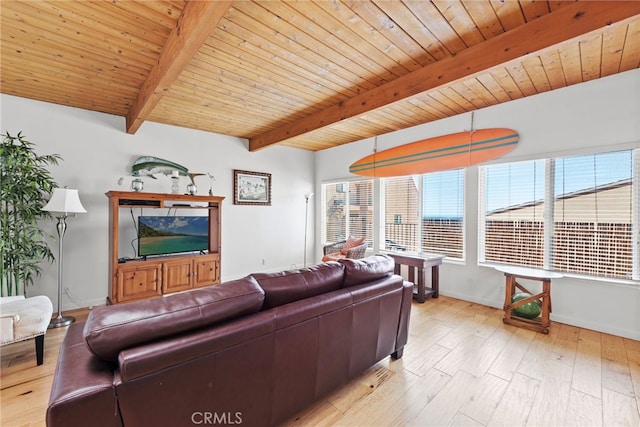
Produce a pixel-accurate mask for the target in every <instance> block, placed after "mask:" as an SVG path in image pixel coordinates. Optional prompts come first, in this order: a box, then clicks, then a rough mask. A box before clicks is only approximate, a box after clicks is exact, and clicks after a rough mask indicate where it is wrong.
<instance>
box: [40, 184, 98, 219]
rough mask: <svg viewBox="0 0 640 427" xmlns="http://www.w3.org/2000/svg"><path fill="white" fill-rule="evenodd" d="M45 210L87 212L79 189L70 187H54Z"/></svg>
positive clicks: (66, 212) (67, 212)
mask: <svg viewBox="0 0 640 427" xmlns="http://www.w3.org/2000/svg"><path fill="white" fill-rule="evenodd" d="M42 210H43V211H48V212H61V213H65V214H69V213H86V212H87V211H86V210H85V208H84V207H83V206H82V203H80V197H78V190H72V189H70V188H54V189H53V194H52V195H51V199H49V203H47V204H46V205H45V206H44V207H43V208H42Z"/></svg>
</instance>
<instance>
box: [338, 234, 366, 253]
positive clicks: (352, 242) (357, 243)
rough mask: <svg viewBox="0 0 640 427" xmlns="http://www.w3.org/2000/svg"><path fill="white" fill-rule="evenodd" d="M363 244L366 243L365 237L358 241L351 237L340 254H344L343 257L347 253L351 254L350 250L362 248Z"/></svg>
mask: <svg viewBox="0 0 640 427" xmlns="http://www.w3.org/2000/svg"><path fill="white" fill-rule="evenodd" d="M362 243H364V237H361V238H359V239H356V238H355V237H352V236H349V238H348V239H347V242H346V243H345V244H344V246H343V247H342V249H341V250H340V252H342V255H346V254H347V252H349V249H351V248H355V247H356V246H360V245H361V244H362Z"/></svg>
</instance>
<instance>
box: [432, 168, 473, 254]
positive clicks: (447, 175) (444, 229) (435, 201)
mask: <svg viewBox="0 0 640 427" xmlns="http://www.w3.org/2000/svg"><path fill="white" fill-rule="evenodd" d="M463 216H464V169H456V170H451V171H444V172H434V173H428V174H425V175H422V218H423V220H422V251H423V252H435V253H440V254H445V255H446V256H447V257H449V258H455V259H460V260H462V259H464V221H463Z"/></svg>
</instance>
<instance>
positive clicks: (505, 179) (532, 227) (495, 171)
mask: <svg viewBox="0 0 640 427" xmlns="http://www.w3.org/2000/svg"><path fill="white" fill-rule="evenodd" d="M479 170H480V177H481V179H480V182H481V185H480V187H479V191H480V195H479V204H480V215H481V218H480V223H481V227H480V231H481V236H480V253H479V259H480V261H481V262H490V263H501V264H513V265H520V266H530V267H540V268H542V267H543V263H544V258H543V253H544V219H543V214H544V207H545V203H544V194H545V187H544V185H545V162H544V160H534V161H526V162H516V163H504V164H498V165H491V166H484V167H480V169H479Z"/></svg>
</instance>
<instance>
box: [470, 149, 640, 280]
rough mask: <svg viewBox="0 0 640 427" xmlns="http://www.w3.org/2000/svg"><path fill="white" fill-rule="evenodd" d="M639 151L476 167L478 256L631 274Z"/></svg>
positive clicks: (635, 260) (635, 270) (635, 268)
mask: <svg viewBox="0 0 640 427" xmlns="http://www.w3.org/2000/svg"><path fill="white" fill-rule="evenodd" d="M639 151H640V150H625V151H617V152H608V153H595V154H588V155H579V156H566V157H557V158H552V159H546V160H535V161H527V162H514V163H504V164H498V165H490V166H483V167H480V169H479V170H480V185H479V191H480V194H479V204H480V210H479V212H480V221H479V224H480V227H479V233H480V236H479V248H480V253H479V260H480V262H490V263H505V264H513V265H521V266H531V267H538V268H549V269H553V270H557V271H562V272H566V273H574V274H579V275H589V276H598V277H607V278H616V279H626V280H637V279H638V276H639V275H640V273H639V271H640V266H639V265H638V264H639V263H640V259H639V258H640V254H639V253H638V252H639V250H638V249H637V246H638V245H639V244H640V243H639V239H640V237H639V236H638V234H639V233H640V231H639V225H638V218H639V217H640V212H639V206H638V205H639V204H640V201H639V200H638V196H637V194H639V193H640V192H639V191H638V188H637V186H638V183H637V180H638V176H639V175H640V174H639V172H638V171H637V166H636V165H637V164H638V160H637V158H636V157H637V155H638V154H637V153H638V152H639ZM634 195H635V196H634Z"/></svg>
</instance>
